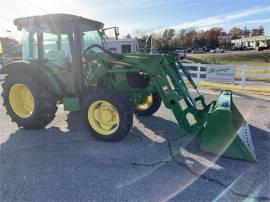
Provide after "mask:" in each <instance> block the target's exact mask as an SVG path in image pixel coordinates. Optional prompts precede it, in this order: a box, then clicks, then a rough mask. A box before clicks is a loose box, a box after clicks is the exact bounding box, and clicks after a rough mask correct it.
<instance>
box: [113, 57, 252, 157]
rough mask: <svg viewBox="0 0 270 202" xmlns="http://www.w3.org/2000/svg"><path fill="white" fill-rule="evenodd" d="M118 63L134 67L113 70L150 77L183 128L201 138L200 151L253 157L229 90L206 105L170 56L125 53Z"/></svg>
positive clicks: (248, 132)
mask: <svg viewBox="0 0 270 202" xmlns="http://www.w3.org/2000/svg"><path fill="white" fill-rule="evenodd" d="M121 62H124V63H127V64H132V66H136V68H133V69H132V68H131V69H128V70H126V69H124V68H123V69H122V70H119V69H117V70H115V71H117V72H118V73H119V71H120V72H121V71H122V72H123V73H124V72H125V71H129V72H130V71H135V72H136V71H137V72H138V73H139V72H143V73H146V74H147V75H149V76H150V83H151V84H150V85H152V87H151V88H150V89H155V90H156V91H157V92H158V94H159V96H160V97H161V99H162V101H163V103H164V105H165V107H166V108H169V109H170V110H171V111H172V112H173V114H174V116H175V118H176V120H177V122H178V123H179V125H180V126H181V128H182V129H184V130H185V131H186V132H187V133H188V134H190V135H194V136H199V137H200V138H201V148H202V150H204V151H206V152H209V153H213V154H216V155H224V156H228V157H233V158H238V159H245V160H250V161H255V160H256V156H255V152H254V148H253V143H252V139H251V135H250V131H249V127H248V124H247V123H246V121H245V120H244V118H243V116H242V115H241V114H240V112H239V111H238V110H237V108H236V106H235V105H234V103H233V100H232V92H231V91H228V90H224V91H221V93H220V95H219V96H218V98H217V99H216V100H215V101H212V102H210V103H209V104H206V102H205V100H204V97H203V96H202V95H200V93H199V92H198V89H197V86H196V84H195V83H194V81H193V80H192V78H191V76H190V74H189V72H188V71H187V70H186V69H185V67H184V66H183V65H182V64H181V63H180V62H179V61H177V59H176V58H175V57H174V56H171V55H143V54H141V55H140V54H134V55H132V54H127V55H125V56H124V58H123V59H122V60H121ZM180 69H181V70H182V71H183V73H184V74H185V76H186V78H187V79H188V81H189V82H190V84H191V85H192V86H193V88H194V89H195V90H196V91H197V93H198V95H197V97H195V98H193V97H192V96H191V94H190V92H189V90H188V87H187V85H186V84H185V81H184V79H183V78H182V76H181V74H180V72H179V70H180ZM110 73H114V70H113V69H112V70H110ZM199 106H200V107H199Z"/></svg>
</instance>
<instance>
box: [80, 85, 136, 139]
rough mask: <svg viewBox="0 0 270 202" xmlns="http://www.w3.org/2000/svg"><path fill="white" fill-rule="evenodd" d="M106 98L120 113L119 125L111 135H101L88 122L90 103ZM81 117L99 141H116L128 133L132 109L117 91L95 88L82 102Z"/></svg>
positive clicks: (131, 120)
mask: <svg viewBox="0 0 270 202" xmlns="http://www.w3.org/2000/svg"><path fill="white" fill-rule="evenodd" d="M102 99H104V100H106V101H108V102H112V103H113V104H114V107H116V108H118V109H117V111H118V112H119V114H120V125H119V128H118V129H117V131H116V132H115V133H113V134H112V135H101V134H99V133H97V132H96V131H95V130H94V129H93V128H92V127H91V126H90V124H89V122H88V117H87V113H88V108H89V106H90V104H91V103H92V102H94V101H96V100H102ZM82 115H83V118H84V120H85V122H86V124H87V126H88V129H89V131H90V133H91V134H92V135H93V136H94V137H95V138H97V139H98V140H101V141H109V142H117V141H120V140H121V139H123V138H124V137H125V136H126V135H128V134H129V133H130V130H131V128H132V125H133V110H132V107H131V105H130V104H129V103H128V102H127V101H126V99H124V98H123V97H121V96H120V95H119V94H118V93H117V92H108V91H106V90H104V89H101V90H97V91H96V92H94V93H91V95H90V96H88V97H87V98H86V99H85V101H84V104H83V110H82Z"/></svg>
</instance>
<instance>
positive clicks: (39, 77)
mask: <svg viewBox="0 0 270 202" xmlns="http://www.w3.org/2000/svg"><path fill="white" fill-rule="evenodd" d="M14 24H15V25H16V26H17V28H18V30H22V31H23V33H24V39H23V61H16V62H12V63H10V64H8V65H6V66H4V67H3V68H2V69H1V73H2V74H6V75H7V76H6V77H5V81H4V83H3V93H2V97H3V100H4V106H5V107H6V110H7V113H8V115H9V116H10V117H11V119H12V121H14V122H16V123H17V124H18V126H19V127H24V128H26V129H38V128H43V127H45V126H46V125H47V124H49V123H50V122H51V121H52V120H53V119H54V117H55V112H56V110H57V104H58V103H63V105H64V109H65V110H67V111H81V113H82V116H83V119H84V120H85V122H86V124H87V125H88V128H89V130H90V134H92V135H94V136H95V137H96V138H98V139H99V140H104V141H119V140H120V139H122V138H123V137H125V136H126V135H127V134H129V132H130V129H131V127H132V123H133V114H134V113H135V114H136V115H138V116H149V115H152V114H154V113H155V112H156V111H157V110H158V109H159V107H160V105H161V102H163V103H164V105H165V107H166V108H168V109H170V110H171V111H172V114H173V115H174V116H175V118H176V120H177V121H178V123H179V125H180V126H181V127H182V129H184V130H185V131H186V132H187V133H188V134H190V135H193V136H198V137H199V138H200V139H201V148H202V150H204V151H207V152H209V153H213V154H216V155H224V156H229V157H234V158H239V159H246V160H255V159H256V157H255V153H254V148H253V143H252V139H251V136H250V132H249V127H248V124H247V123H246V122H245V120H244V118H243V117H242V115H241V114H240V113H239V111H238V110H237V108H236V106H235V105H234V104H233V101H232V92H231V91H228V90H224V91H222V92H221V93H220V95H219V96H218V98H217V99H216V100H215V101H212V102H210V103H208V104H207V103H206V102H205V100H204V97H203V96H202V95H200V94H199V92H198V89H197V86H196V85H195V83H194V82H193V80H192V78H191V76H190V74H189V72H188V71H187V69H186V68H185V67H184V66H183V65H182V64H181V63H180V62H179V61H178V60H177V58H176V57H175V56H173V55H165V54H163V55H160V54H116V53H112V52H110V51H109V50H108V48H107V46H106V42H105V38H104V28H103V24H102V23H101V22H97V21H94V20H90V19H86V18H83V17H78V16H74V15H68V14H51V15H43V16H32V17H25V18H19V19H15V20H14ZM180 71H181V72H182V74H184V75H185V77H186V78H187V79H188V81H189V82H190V83H191V85H192V86H193V87H194V88H195V90H196V91H197V93H198V95H197V96H195V97H192V96H191V95H190V93H189V90H188V88H187V86H186V84H185V81H184V79H183V78H182V74H181V73H180Z"/></svg>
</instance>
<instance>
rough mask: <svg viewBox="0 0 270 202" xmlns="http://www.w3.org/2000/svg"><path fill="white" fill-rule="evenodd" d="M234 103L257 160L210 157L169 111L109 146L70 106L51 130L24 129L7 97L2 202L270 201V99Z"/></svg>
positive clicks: (210, 95) (0, 127) (0, 118)
mask: <svg viewBox="0 0 270 202" xmlns="http://www.w3.org/2000/svg"><path fill="white" fill-rule="evenodd" d="M1 91H2V89H0V93H1ZM203 94H204V95H205V96H206V99H207V100H211V99H214V97H215V96H216V95H215V94H216V93H215V92H204V93H203ZM234 101H235V103H236V105H237V106H238V108H239V110H240V111H241V112H242V114H243V115H244V117H245V118H246V120H247V121H248V122H249V123H250V129H251V133H252V138H253V143H254V147H255V151H256V155H257V159H258V162H257V163H251V162H246V161H241V160H235V159H229V158H224V157H220V158H218V157H217V156H213V155H210V154H207V153H205V152H202V151H201V150H200V148H199V141H198V139H196V138H192V137H190V136H188V135H187V134H185V133H184V132H183V131H182V130H181V129H180V127H179V126H178V124H177V123H176V121H175V119H174V118H173V115H172V113H171V112H170V111H169V110H168V109H166V108H165V107H164V106H162V107H161V108H160V110H159V111H158V112H157V113H156V114H155V115H154V116H151V117H140V118H136V117H135V116H134V127H133V129H132V131H131V134H130V135H128V136H127V137H126V138H125V139H123V140H122V141H120V142H117V143H105V142H100V141H97V140H95V139H94V138H93V137H92V136H91V135H90V134H89V133H88V131H87V130H86V128H85V126H84V125H83V123H82V120H81V117H80V114H79V113H68V112H64V111H63V106H62V105H60V106H59V110H58V112H57V116H56V118H55V119H54V120H53V122H52V123H50V124H49V125H48V126H47V127H46V129H44V130H32V131H30V130H25V129H22V128H17V126H16V124H15V123H12V122H11V120H10V118H9V117H8V116H7V115H6V111H5V108H4V107H3V106H2V98H0V105H1V106H0V143H1V153H0V155H1V156H0V157H1V164H0V172H1V177H0V185H1V186H0V190H1V195H0V196H1V198H0V201H196V202H198V201H244V200H251V201H270V99H269V98H267V97H262V96H261V97H254V96H250V95H241V94H237V95H236V96H235V97H234Z"/></svg>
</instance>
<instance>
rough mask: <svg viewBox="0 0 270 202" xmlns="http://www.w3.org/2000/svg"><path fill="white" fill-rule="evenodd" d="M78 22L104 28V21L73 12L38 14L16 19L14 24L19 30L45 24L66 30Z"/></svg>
mask: <svg viewBox="0 0 270 202" xmlns="http://www.w3.org/2000/svg"><path fill="white" fill-rule="evenodd" d="M76 23H79V24H84V25H88V26H91V27H93V29H102V28H103V26H104V24H103V23H102V22H98V21H95V20H90V19H87V18H83V17H80V16H76V15H71V14H47V15H37V16H29V17H23V18H17V19H15V20H14V24H15V25H16V26H17V27H18V29H19V30H21V29H22V28H26V27H41V25H43V26H44V25H45V26H49V27H53V28H55V29H58V30H63V31H64V32H65V31H68V29H69V30H70V29H71V28H73V27H74V25H75V24H76Z"/></svg>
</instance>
